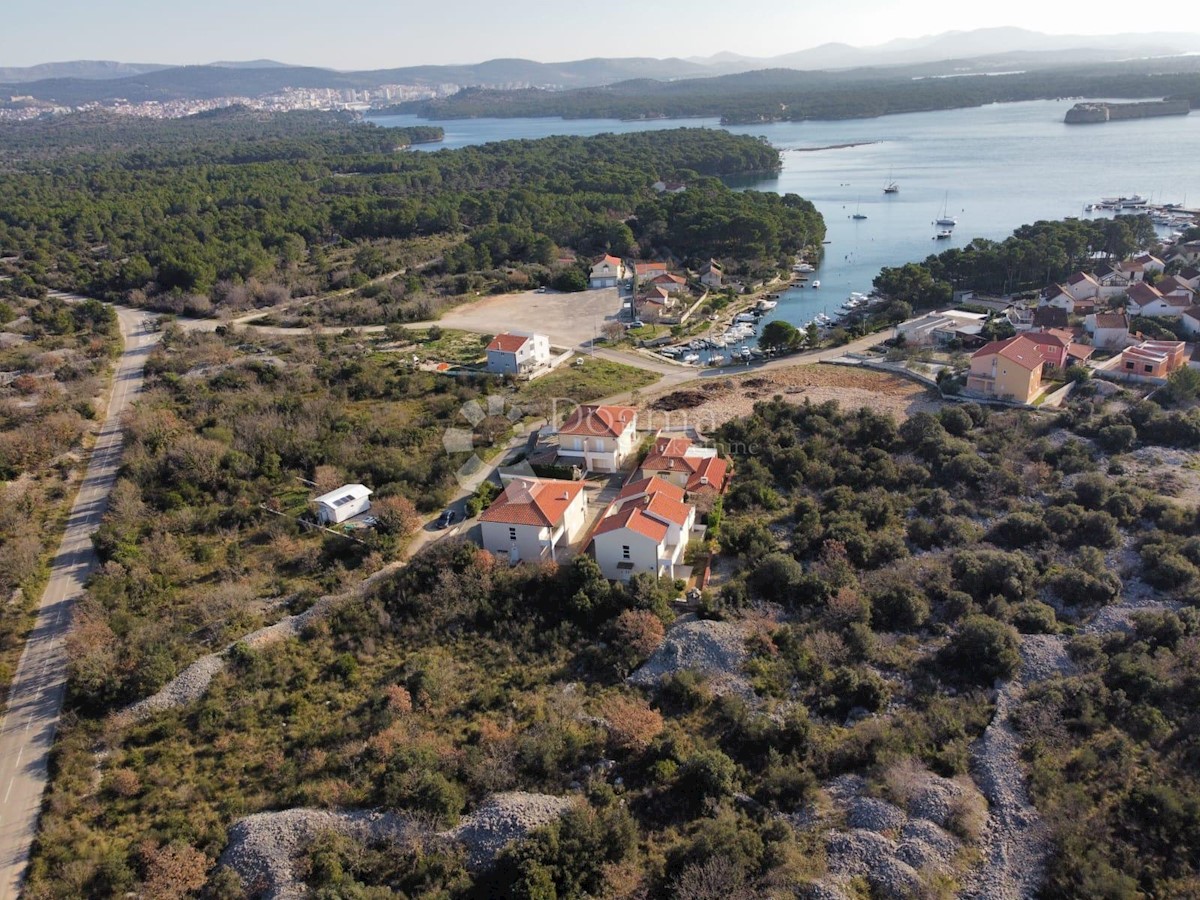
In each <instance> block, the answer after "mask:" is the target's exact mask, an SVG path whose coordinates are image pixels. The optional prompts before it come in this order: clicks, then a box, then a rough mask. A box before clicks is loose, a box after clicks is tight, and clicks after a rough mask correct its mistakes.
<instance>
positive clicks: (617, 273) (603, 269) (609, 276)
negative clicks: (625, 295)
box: [588, 253, 625, 290]
mask: <svg viewBox="0 0 1200 900" xmlns="http://www.w3.org/2000/svg"><path fill="white" fill-rule="evenodd" d="M624 280H625V263H624V261H622V260H621V259H620V258H619V257H616V256H612V255H611V254H608V253H605V254H604V256H602V257H601V258H600V260H599V262H597V263H595V264H594V265H593V266H592V272H591V274H590V275H589V276H588V287H589V288H591V289H592V290H598V289H599V288H615V287H616V286H617V285H618V284H620V283H621V282H622V281H624Z"/></svg>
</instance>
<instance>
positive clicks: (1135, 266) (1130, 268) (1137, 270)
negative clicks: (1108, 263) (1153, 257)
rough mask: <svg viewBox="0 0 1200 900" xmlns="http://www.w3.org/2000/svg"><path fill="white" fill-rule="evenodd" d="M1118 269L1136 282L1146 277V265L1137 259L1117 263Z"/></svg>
mask: <svg viewBox="0 0 1200 900" xmlns="http://www.w3.org/2000/svg"><path fill="white" fill-rule="evenodd" d="M1117 271H1118V272H1121V273H1122V274H1123V275H1124V276H1125V277H1126V278H1128V279H1129V280H1130V281H1131V282H1135V283H1136V282H1138V281H1144V280H1145V278H1146V267H1145V266H1144V265H1142V263H1140V262H1138V261H1137V260H1136V259H1126V260H1122V261H1121V262H1119V263H1117Z"/></svg>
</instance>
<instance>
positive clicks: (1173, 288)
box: [1154, 275, 1196, 306]
mask: <svg viewBox="0 0 1200 900" xmlns="http://www.w3.org/2000/svg"><path fill="white" fill-rule="evenodd" d="M1154 286H1155V287H1156V288H1157V289H1158V292H1159V293H1160V294H1162V295H1163V296H1164V297H1167V298H1172V297H1174V298H1176V299H1179V300H1186V301H1187V305H1188V306H1191V305H1192V304H1193V303H1195V302H1196V289H1195V288H1193V287H1192V286H1191V285H1190V284H1189V283H1188V282H1187V281H1185V280H1184V279H1182V278H1180V277H1179V276H1178V275H1168V276H1167V277H1166V278H1160V279H1159V280H1158V281H1157V282H1156V283H1155V285H1154Z"/></svg>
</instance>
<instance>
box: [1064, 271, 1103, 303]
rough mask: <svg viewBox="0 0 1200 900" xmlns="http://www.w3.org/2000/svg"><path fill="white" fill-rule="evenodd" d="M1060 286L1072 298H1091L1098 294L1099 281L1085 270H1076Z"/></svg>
mask: <svg viewBox="0 0 1200 900" xmlns="http://www.w3.org/2000/svg"><path fill="white" fill-rule="evenodd" d="M1062 287H1063V289H1064V290H1065V291H1066V292H1067V293H1068V294H1069V295H1070V296H1071V298H1072V299H1074V300H1093V299H1095V298H1096V297H1099V296H1100V282H1098V281H1097V280H1096V279H1095V278H1093V277H1092V276H1091V275H1089V274H1088V273H1087V272H1076V273H1075V274H1074V275H1072V276H1071V277H1070V278H1068V279H1067V281H1066V283H1065V284H1064V285H1063V286H1062Z"/></svg>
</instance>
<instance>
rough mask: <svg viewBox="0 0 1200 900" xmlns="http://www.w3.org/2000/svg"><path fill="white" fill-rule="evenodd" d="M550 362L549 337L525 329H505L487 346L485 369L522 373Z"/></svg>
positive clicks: (497, 371) (505, 372)
mask: <svg viewBox="0 0 1200 900" xmlns="http://www.w3.org/2000/svg"><path fill="white" fill-rule="evenodd" d="M549 364H550V338H548V337H546V335H544V334H530V333H529V332H527V331H506V332H505V333H504V334H498V335H496V336H495V337H494V338H492V342H491V343H490V344H488V346H487V370H488V371H489V372H492V373H494V374H496V375H523V374H525V373H527V372H532V371H533V370H535V369H540V368H541V367H542V366H546V365H549Z"/></svg>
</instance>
